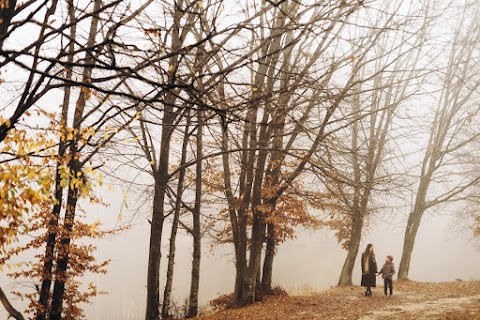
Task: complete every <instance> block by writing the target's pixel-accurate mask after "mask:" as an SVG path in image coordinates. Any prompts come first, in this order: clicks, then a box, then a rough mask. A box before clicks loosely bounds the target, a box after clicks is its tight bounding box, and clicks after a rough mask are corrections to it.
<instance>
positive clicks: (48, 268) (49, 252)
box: [36, 0, 77, 320]
mask: <svg viewBox="0 0 480 320" xmlns="http://www.w3.org/2000/svg"><path fill="white" fill-rule="evenodd" d="M68 14H69V19H70V22H71V23H72V26H71V28H70V39H75V35H76V29H77V28H76V24H75V23H74V21H75V14H74V7H73V2H72V1H71V0H69V1H68ZM68 50H69V55H68V58H67V63H69V64H71V63H72V62H73V58H74V51H75V42H74V41H73V40H72V41H70V44H69V46H68ZM72 74H73V69H72V68H68V70H67V73H66V76H65V78H66V79H67V80H69V79H72ZM70 93H71V88H70V86H66V87H65V94H64V97H63V103H62V120H61V123H62V126H64V128H65V129H66V128H67V124H68V109H69V105H70ZM65 152H66V144H65V142H64V141H63V140H60V142H59V145H58V159H59V160H58V161H60V159H63V158H64V156H65ZM59 165H60V163H58V162H57V168H56V170H55V201H56V202H55V204H54V206H53V210H52V214H51V217H50V219H49V223H48V235H47V241H46V246H45V255H44V262H43V275H42V277H43V278H42V285H41V288H40V297H39V299H38V304H39V309H38V308H37V316H36V319H37V320H45V319H46V314H47V313H48V300H49V297H50V290H51V286H52V269H53V259H54V251H55V241H56V237H57V227H58V219H59V217H60V211H61V208H62V201H63V188H62V187H61V186H60V182H61V178H60V170H59Z"/></svg>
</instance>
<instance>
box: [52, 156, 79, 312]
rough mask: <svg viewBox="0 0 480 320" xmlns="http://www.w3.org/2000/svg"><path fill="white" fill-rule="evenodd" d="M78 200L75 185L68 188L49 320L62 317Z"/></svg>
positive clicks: (75, 173) (75, 174) (76, 170)
mask: <svg viewBox="0 0 480 320" xmlns="http://www.w3.org/2000/svg"><path fill="white" fill-rule="evenodd" d="M77 172H79V171H78V169H77V168H76V165H75V164H74V165H73V167H72V173H73V174H74V176H75V177H76V176H77ZM77 200H78V189H77V188H76V187H74V188H69V189H68V198H67V208H66V212H65V219H64V223H63V228H62V234H61V241H60V248H59V250H58V255H57V259H58V260H57V267H56V269H55V284H54V286H53V295H52V310H51V311H50V319H51V320H60V319H62V311H63V298H64V296H65V282H66V281H67V267H68V257H69V250H70V241H71V233H72V229H73V225H74V223H75V211H76V206H77Z"/></svg>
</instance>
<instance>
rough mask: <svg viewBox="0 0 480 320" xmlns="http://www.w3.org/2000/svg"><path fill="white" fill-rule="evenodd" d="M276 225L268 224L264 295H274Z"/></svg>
mask: <svg viewBox="0 0 480 320" xmlns="http://www.w3.org/2000/svg"><path fill="white" fill-rule="evenodd" d="M275 247H276V239H275V225H274V224H273V223H269V224H267V247H266V249H265V258H264V260H263V270H262V293H264V294H272V276H273V260H274V258H275V250H276V249H275Z"/></svg>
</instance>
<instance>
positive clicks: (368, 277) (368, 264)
mask: <svg viewBox="0 0 480 320" xmlns="http://www.w3.org/2000/svg"><path fill="white" fill-rule="evenodd" d="M377 272H378V269H377V261H376V260H375V253H374V252H373V244H371V243H369V244H368V245H367V248H366V249H365V252H364V253H362V283H361V284H362V286H363V287H366V288H367V290H366V291H365V296H371V295H372V287H373V288H374V287H376V286H377V278H376V275H377Z"/></svg>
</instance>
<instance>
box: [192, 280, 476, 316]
mask: <svg viewBox="0 0 480 320" xmlns="http://www.w3.org/2000/svg"><path fill="white" fill-rule="evenodd" d="M394 286H395V291H394V296H393V297H385V296H384V295H383V289H382V288H376V290H375V291H374V295H373V296H372V297H365V296H364V295H363V289H362V288H360V287H358V286H354V287H342V288H331V289H329V290H326V291H323V292H320V293H315V294H311V295H307V296H293V297H288V296H277V297H270V298H268V299H265V300H264V301H262V302H259V303H256V304H254V305H251V306H248V307H246V308H241V309H235V310H222V311H218V312H215V313H213V314H209V315H205V316H202V317H199V318H198V319H199V320H283V319H292V320H293V319H295V320H301V319H304V320H314V319H318V320H320V319H331V320H380V319H387V318H388V319H389V320H414V319H415V320H416V319H429V320H480V281H471V282H446V283H421V282H412V281H406V282H395V284H394Z"/></svg>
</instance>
